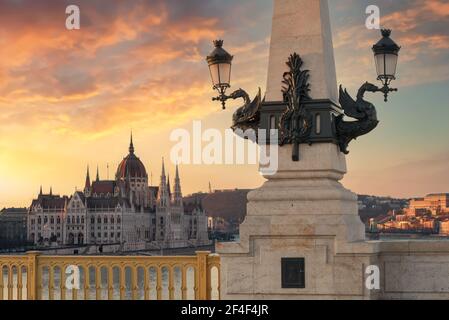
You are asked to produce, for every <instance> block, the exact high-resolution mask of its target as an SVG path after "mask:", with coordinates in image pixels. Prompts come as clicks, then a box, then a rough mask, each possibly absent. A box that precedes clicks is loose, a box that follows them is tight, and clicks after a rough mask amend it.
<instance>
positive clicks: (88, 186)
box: [84, 165, 90, 190]
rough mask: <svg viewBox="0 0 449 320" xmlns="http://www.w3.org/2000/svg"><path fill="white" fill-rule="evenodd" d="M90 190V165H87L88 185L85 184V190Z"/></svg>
mask: <svg viewBox="0 0 449 320" xmlns="http://www.w3.org/2000/svg"><path fill="white" fill-rule="evenodd" d="M89 188H90V175H89V165H87V172H86V183H85V184H84V189H85V190H87V189H89Z"/></svg>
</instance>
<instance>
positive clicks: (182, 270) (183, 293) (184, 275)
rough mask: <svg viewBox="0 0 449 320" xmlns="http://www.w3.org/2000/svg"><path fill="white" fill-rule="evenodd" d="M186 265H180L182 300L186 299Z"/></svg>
mask: <svg viewBox="0 0 449 320" xmlns="http://www.w3.org/2000/svg"><path fill="white" fill-rule="evenodd" d="M187 268H188V267H187V266H186V265H185V264H184V265H182V266H181V272H182V276H181V278H182V279H181V295H182V300H187Z"/></svg>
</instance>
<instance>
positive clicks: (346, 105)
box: [340, 86, 365, 119]
mask: <svg viewBox="0 0 449 320" xmlns="http://www.w3.org/2000/svg"><path fill="white" fill-rule="evenodd" d="M340 105H341V107H342V108H343V110H344V112H345V115H347V116H348V117H351V118H355V119H362V118H363V117H364V116H365V114H364V113H362V112H360V111H359V108H358V105H357V102H355V101H354V99H352V97H351V96H350V94H349V93H348V91H346V89H345V90H343V87H342V86H340Z"/></svg>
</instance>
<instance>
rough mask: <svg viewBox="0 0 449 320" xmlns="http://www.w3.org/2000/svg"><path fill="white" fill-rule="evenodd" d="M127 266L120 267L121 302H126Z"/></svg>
mask: <svg viewBox="0 0 449 320" xmlns="http://www.w3.org/2000/svg"><path fill="white" fill-rule="evenodd" d="M125 268H126V267H125V266H121V267H120V300H125V290H126V274H125Z"/></svg>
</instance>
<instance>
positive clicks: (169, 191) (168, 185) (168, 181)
mask: <svg viewBox="0 0 449 320" xmlns="http://www.w3.org/2000/svg"><path fill="white" fill-rule="evenodd" d="M167 191H168V197H169V198H170V199H171V186H170V173H169V174H168V175H167Z"/></svg>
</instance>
